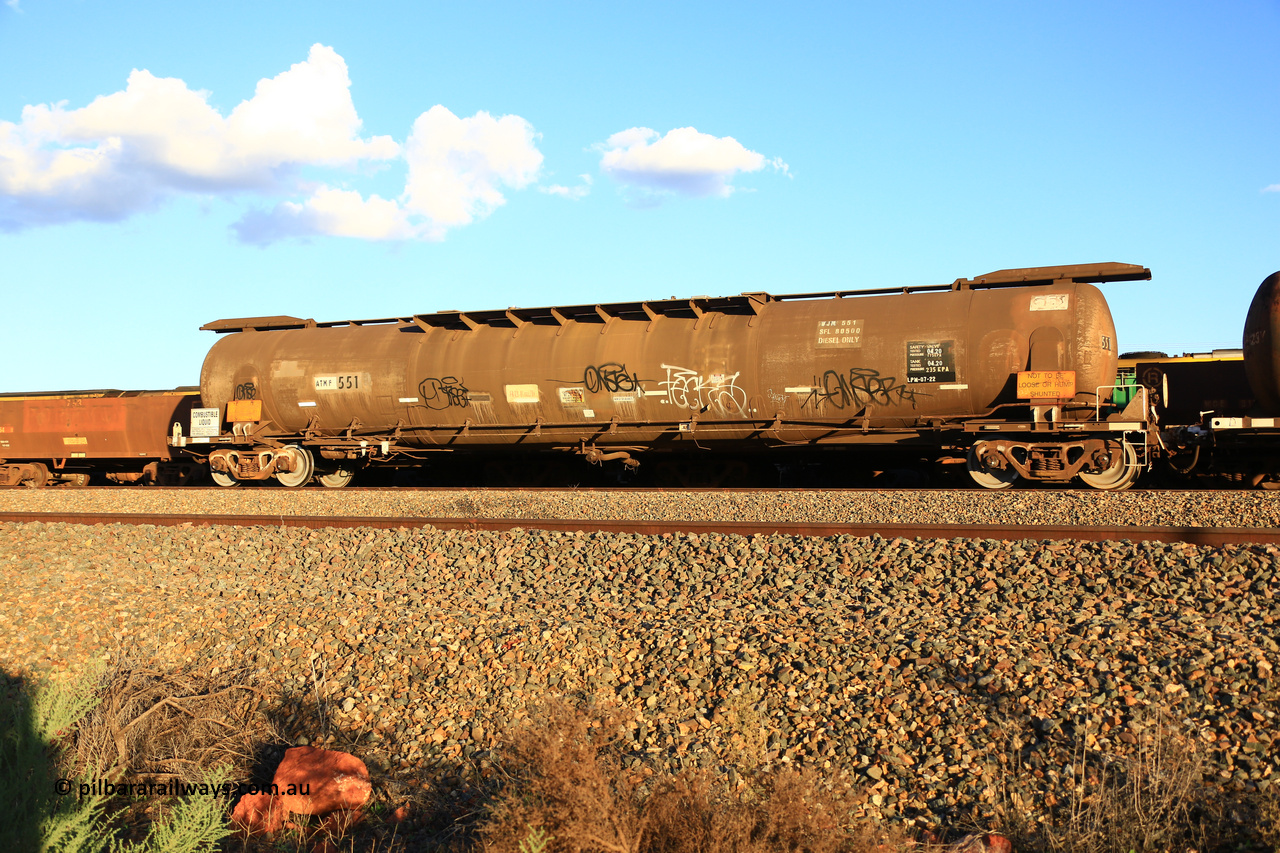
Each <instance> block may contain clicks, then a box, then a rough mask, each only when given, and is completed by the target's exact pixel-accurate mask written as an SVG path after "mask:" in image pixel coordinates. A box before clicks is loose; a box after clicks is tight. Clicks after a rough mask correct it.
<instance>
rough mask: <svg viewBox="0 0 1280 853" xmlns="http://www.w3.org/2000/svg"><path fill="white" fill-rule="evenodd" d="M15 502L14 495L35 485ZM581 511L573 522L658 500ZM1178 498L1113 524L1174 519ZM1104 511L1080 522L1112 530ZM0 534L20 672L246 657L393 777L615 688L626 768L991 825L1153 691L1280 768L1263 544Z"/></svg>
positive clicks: (1121, 730)
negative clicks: (744, 782) (1005, 795)
mask: <svg viewBox="0 0 1280 853" xmlns="http://www.w3.org/2000/svg"><path fill="white" fill-rule="evenodd" d="M272 491H273V490H265V489H264V490H256V491H254V490H244V491H243V492H239V493H236V494H227V495H225V496H224V495H222V494H219V493H213V494H215V495H216V496H217V498H218V499H219V500H224V499H225V500H227V501H229V502H238V503H235V504H234V505H231V504H228V505H226V506H224V507H219V508H217V509H213V510H210V511H213V512H228V513H231V512H236V513H247V512H266V511H268V510H266V508H265V505H266V504H269V503H271V502H274V501H277V500H281V499H289V500H293V499H296V498H297V497H299V495H296V494H292V493H281V494H280V496H277V495H276V494H272ZM11 494H12V493H6V494H5V495H4V496H3V497H4V498H5V501H6V503H8V504H9V505H8V506H6V507H5V508H6V509H11V510H24V511H31V510H32V509H34V508H36V506H39V502H40V501H41V500H43V499H44V495H43V494H41V493H36V494H34V495H32V494H27V493H19V494H20V497H19V498H17V499H13V498H11V497H10V495H11ZM97 494H98V493H96V492H76V493H74V497H76V498H77V499H79V497H80V496H81V495H86V496H87V500H90V501H92V500H96V499H97V498H96V495H97ZM110 494H111V495H112V497H113V498H115V505H114V507H113V509H114V510H115V511H120V512H126V511H128V512H139V511H147V510H146V509H145V508H143V507H139V506H137V505H129V504H130V503H131V502H133V501H139V500H140V501H148V500H152V499H153V495H155V496H156V497H159V498H160V499H161V500H167V501H168V502H169V503H170V504H172V502H173V501H174V500H175V498H174V496H175V495H180V494H182V493H181V492H165V493H159V492H158V491H157V492H152V491H151V490H115V491H112V492H111V493H110ZM193 494H201V495H204V494H208V493H193ZM381 494H382V493H351V495H350V497H351V498H352V499H353V500H355V501H358V502H359V501H366V500H372V499H373V498H372V497H367V496H370V495H381ZM938 494H939V493H928V497H929V498H931V499H935V500H936V499H937V496H938ZM950 494H951V493H946V495H950ZM954 494H955V495H957V496H961V497H957V498H956V499H955V501H954V502H952V503H950V504H947V503H945V501H946V500H949V497H947V496H946V495H944V508H942V509H938V508H934V509H931V510H929V511H930V512H932V513H940V512H941V513H945V515H946V518H947V520H953V521H964V520H966V518H968V517H970V516H969V515H966V514H964V513H972V512H973V511H974V510H973V508H974V506H975V505H976V504H977V503H978V501H975V498H981V499H983V500H986V499H988V498H991V497H998V498H1000V499H1005V500H1007V502H1006V503H1002V504H1001V505H1000V507H1001V512H1007V513H1012V512H1013V510H1014V508H1017V507H1026V508H1030V507H1032V506H1033V505H1036V506H1039V508H1040V509H1039V510H1038V511H1040V512H1042V513H1049V514H1051V515H1052V514H1053V513H1057V515H1053V517H1051V518H1042V517H1034V518H1033V517H1029V516H1028V515H1025V514H1024V515H1023V516H1021V517H1018V518H1008V519H1007V520H1008V521H1010V522H1012V523H1030V522H1032V521H1059V522H1061V521H1065V520H1069V519H1070V516H1069V515H1068V516H1067V517H1066V518H1064V517H1063V515H1062V514H1063V513H1066V512H1067V508H1069V507H1071V506H1073V505H1074V506H1077V507H1078V509H1077V512H1078V513H1082V512H1084V511H1085V507H1086V504H1085V503H1084V501H1083V499H1082V498H1081V497H1079V496H1077V495H1074V494H1070V493H1063V494H1053V495H1051V494H1049V493H1045V492H1036V493H1033V494H1024V495H1021V496H1020V495H1016V494H1015V495H1011V496H1009V497H1008V498H1007V499H1006V498H1005V496H1004V495H999V496H991V495H987V494H983V493H974V492H965V493H958V492H957V493H954ZM703 495H706V498H705V499H706V500H711V498H713V497H717V498H720V499H721V500H730V501H733V502H736V503H740V504H745V505H746V507H747V509H745V510H744V511H750V512H761V513H763V512H766V511H769V512H771V513H772V515H773V517H777V516H779V515H785V514H786V513H787V512H788V511H789V510H788V509H787V507H785V506H776V505H775V506H772V507H767V506H763V505H761V506H755V505H754V504H753V503H752V499H751V498H750V497H746V498H744V497H743V496H741V495H728V496H715V495H712V494H711V493H700V494H699V495H698V496H696V497H695V498H694V499H693V500H692V501H690V502H686V503H684V504H680V505H679V510H680V511H682V512H700V511H702V509H701V508H700V507H699V506H697V505H693V503H694V501H697V502H701V501H702V500H703V499H704V498H703ZM812 495H813V497H812V500H814V501H824V502H825V504H823V506H825V507H826V508H828V509H831V511H834V512H841V511H843V512H844V517H845V518H846V520H853V519H849V517H848V516H849V513H850V509H849V508H850V507H853V506H855V505H856V504H857V502H856V501H853V500H852V499H851V498H850V497H849V495H856V496H858V497H859V498H861V499H862V512H863V513H864V515H865V514H867V513H873V512H882V511H883V510H876V509H873V506H874V505H875V503H876V502H877V501H879V502H884V501H895V502H896V503H895V504H894V505H895V506H896V507H898V509H897V510H895V511H896V512H898V513H900V514H899V515H898V517H896V518H895V519H894V520H899V521H913V520H924V519H917V518H913V517H911V516H912V515H913V514H920V513H923V512H924V509H923V508H924V507H925V505H926V503H927V501H926V500H925V499H924V498H923V497H920V498H917V497H916V496H913V495H910V494H909V493H844V492H840V493H833V492H821V493H812ZM164 496H167V498H166V497H164ZM1224 496H1228V497H1229V499H1230V500H1233V501H1235V503H1234V504H1229V505H1230V506H1231V507H1233V512H1235V513H1237V515H1235V516H1233V517H1232V518H1231V521H1230V525H1231V526H1246V525H1247V524H1249V523H1253V524H1265V525H1267V526H1274V525H1275V521H1274V510H1273V507H1275V506H1277V504H1276V503H1275V500H1274V497H1273V496H1272V495H1257V494H1256V493H1207V494H1206V495H1205V496H1204V497H1201V496H1200V495H1187V496H1186V497H1185V502H1186V505H1187V506H1188V507H1192V508H1193V510H1194V511H1195V512H1200V511H1202V510H1203V509H1205V508H1207V507H1210V506H1211V505H1213V504H1215V503H1222V501H1223V498H1224ZM58 497H59V498H61V497H62V495H59V496H58ZM301 497H302V498H303V499H304V502H305V501H306V500H311V501H313V503H312V504H311V505H307V506H296V507H295V508H296V509H297V512H298V514H323V512H322V511H320V510H318V509H317V507H318V506H324V505H331V502H332V500H333V497H332V496H331V494H330V493H317V494H316V496H315V497H314V498H312V495H311V494H310V493H303V494H302V495H301ZM344 497H347V496H344ZM1089 497H1090V498H1103V499H1106V498H1115V499H1117V500H1114V501H1111V502H1110V504H1107V502H1106V501H1105V500H1104V502H1103V504H1104V506H1110V507H1111V508H1112V512H1113V513H1114V512H1122V513H1124V514H1125V517H1127V516H1128V515H1130V514H1133V515H1136V514H1140V513H1141V512H1143V511H1144V510H1149V509H1150V506H1149V505H1148V504H1147V503H1146V502H1147V501H1149V500H1152V498H1150V497H1148V496H1146V495H1144V494H1143V493H1133V494H1132V495H1118V496H1109V495H1089ZM378 499H379V500H381V501H383V502H386V501H390V502H392V503H396V502H398V508H396V509H394V510H388V511H393V512H395V513H396V514H401V513H405V512H406V508H405V507H406V506H407V505H412V506H415V507H420V509H418V510H416V511H415V512H416V514H422V515H432V514H440V515H443V514H447V513H445V512H444V511H442V507H443V506H445V505H446V503H447V501H450V500H452V501H462V500H467V501H473V502H475V503H476V504H479V505H481V506H479V508H477V509H474V510H470V511H469V512H468V514H474V515H494V514H498V513H496V512H495V510H494V506H497V507H499V508H501V507H502V506H504V505H505V504H504V502H510V501H515V500H524V498H517V497H514V496H512V495H511V494H509V493H493V494H492V496H490V494H489V493H483V492H473V493H468V494H467V495H465V496H462V497H459V496H457V495H454V496H452V497H441V498H436V497H435V496H434V495H432V494H426V495H424V494H423V493H414V494H406V495H404V496H400V497H396V496H393V497H391V498H378ZM532 499H533V498H530V500H532ZM573 499H575V498H574V496H573V495H570V496H569V497H562V496H557V497H555V498H554V500H557V501H571V500H573ZM808 499H809V498H806V500H808ZM202 500H207V498H202ZM431 500H440V501H443V502H446V503H441V504H438V505H434V506H430V507H428V506H427V504H428V502H429V501H431ZM490 500H492V501H493V502H494V503H493V504H487V503H485V502H486V501H490ZM582 500H583V501H584V503H582V504H580V505H579V504H573V505H572V506H570V507H568V509H566V512H573V513H578V512H582V511H583V508H584V507H588V506H589V505H590V503H591V502H594V503H595V504H596V505H598V506H602V507H606V509H605V510H604V511H612V512H615V513H616V512H617V508H616V505H613V506H612V509H611V510H610V509H609V507H610V506H611V504H610V502H616V501H620V500H626V501H628V502H631V505H637V506H638V505H639V504H640V503H644V502H645V501H647V500H649V498H644V497H640V496H636V495H633V494H629V495H613V494H605V495H601V494H599V493H590V494H584V495H583V496H582ZM667 500H670V497H669V496H668V498H667ZM1200 501H1203V503H1199V502H1200ZM14 503H20V504H24V505H23V506H14V505H13V504H14ZM966 504H968V506H967V507H966ZM381 505H382V504H379V506H381ZM818 505H819V504H817V503H815V504H814V506H818ZM832 505H833V506H832ZM654 506H657V504H656V503H655V504H654ZM1117 508H1118V509H1117ZM59 509H60V510H61V511H76V510H77V509H80V508H73V507H70V506H60V507H59ZM90 509H92V510H93V511H102V510H103V507H100V506H97V507H92V508H90V507H84V508H83V509H80V511H89V510H90ZM151 511H157V509H152V510H151ZM166 511H170V512H174V511H192V510H190V509H187V510H179V509H176V508H174V507H173V506H168V507H167V509H166ZM525 511H526V512H528V513H529V514H531V515H536V514H538V513H537V512H536V511H529V510H528V509H527V507H526V509H525ZM1184 511H1192V510H1188V509H1178V508H1176V507H1175V508H1174V509H1168V508H1166V510H1165V511H1164V513H1163V514H1162V515H1160V516H1159V517H1156V518H1151V517H1145V518H1143V519H1142V520H1140V521H1139V520H1135V521H1134V522H1133V523H1143V524H1168V525H1185V524H1187V523H1189V522H1188V519H1187V517H1184V516H1182V515H1180V514H1179V513H1181V512H1184ZM1246 511H1247V512H1249V513H1252V515H1250V516H1247V517H1242V516H1241V515H1240V514H1239V513H1244V512H1246ZM1099 512H1100V511H1098V510H1091V511H1090V523H1122V522H1118V521H1117V520H1116V517H1115V516H1114V514H1113V516H1112V517H1111V518H1103V517H1099V515H1098V513H1099ZM342 514H355V515H360V514H369V515H372V514H376V513H374V512H372V511H371V510H370V509H369V508H368V507H366V506H364V505H362V507H361V508H360V509H351V508H346V509H343V510H342ZM902 514H905V515H906V516H907V517H906V518H903V517H902ZM641 517H643V516H641ZM689 517H695V516H689ZM1215 517H1216V516H1214V515H1211V514H1206V515H1203V516H1200V523H1202V524H1203V523H1223V522H1221V521H1213V519H1214V518H1215ZM929 520H936V515H935V516H932V517H931V518H930V519H929ZM1077 520H1079V519H1078V517H1077ZM0 541H3V542H4V548H3V551H2V552H0V572H3V574H2V577H3V580H4V582H5V588H6V598H7V602H6V606H5V608H4V609H3V612H2V613H0V663H2V665H3V666H4V668H5V669H6V670H7V671H9V672H10V673H27V672H50V673H61V672H72V671H76V670H79V669H80V668H82V667H83V666H84V665H85V663H86V661H87V660H88V659H90V658H91V657H101V656H103V655H111V656H112V657H114V658H115V659H117V660H118V659H120V658H121V657H130V656H132V657H134V658H135V659H136V658H138V657H139V656H141V657H142V658H144V659H147V660H153V661H155V662H156V663H159V664H161V665H173V666H179V665H182V664H184V663H186V662H190V661H211V662H214V665H217V666H220V667H221V668H228V669H229V668H232V667H238V666H248V667H249V668H250V670H251V671H252V672H253V673H254V674H255V676H256V677H257V679H258V680H259V682H260V683H262V684H265V685H273V686H274V687H275V689H278V690H279V691H281V693H282V694H287V693H292V694H296V695H312V696H315V697H316V698H317V699H318V700H319V702H321V703H322V704H323V705H324V707H325V709H326V710H327V711H328V712H330V713H331V715H332V720H333V722H334V723H335V724H336V725H337V726H338V727H339V728H340V729H342V730H343V731H345V732H348V733H360V737H361V738H362V742H363V743H365V744H367V748H368V750H369V752H370V754H371V755H372V754H375V753H376V754H377V755H379V756H382V757H383V760H385V763H386V765H387V768H386V769H387V770H388V772H390V773H393V774H403V775H405V776H406V777H409V776H414V775H415V774H423V773H426V772H428V771H430V770H431V769H432V768H439V767H441V766H444V765H447V764H449V763H450V762H456V761H460V760H478V758H479V757H481V756H483V755H485V751H486V750H488V749H490V748H491V747H493V745H494V743H495V738H496V737H497V736H498V735H499V734H500V732H501V731H502V730H503V728H504V727H505V726H508V725H510V724H512V723H513V722H515V721H517V720H519V719H520V718H522V717H523V716H525V715H527V714H529V713H536V708H537V707H538V705H539V703H541V702H543V701H544V700H545V699H546V698H548V697H553V696H566V697H570V698H577V699H582V698H586V699H591V700H594V701H597V702H600V703H603V704H606V705H613V706H616V707H617V708H618V709H619V710H620V713H621V715H622V717H623V719H624V720H625V721H626V723H627V727H628V728H627V739H628V743H629V745H630V747H631V749H632V752H633V756H634V757H633V759H632V761H633V762H634V763H636V764H637V765H642V764H645V763H650V764H655V765H661V766H664V767H671V768H675V767H681V766H700V767H706V768H708V769H710V770H712V771H715V772H728V768H731V767H733V768H739V769H743V768H750V767H752V766H777V765H779V764H784V763H798V764H812V765H814V766H817V767H820V768H823V769H824V771H825V772H827V773H829V774H831V776H832V778H845V779H847V780H850V781H852V782H855V783H857V784H859V785H861V786H863V788H864V790H865V803H866V805H865V807H866V808H867V809H868V810H869V811H870V812H873V813H875V814H877V815H879V816H882V817H885V818H887V819H890V820H906V819H918V820H920V821H923V822H925V823H936V822H939V821H951V820H955V819H957V818H960V817H964V816H966V815H968V816H975V817H977V816H981V815H982V814H983V813H985V812H986V811H988V810H990V809H991V808H992V807H993V804H994V803H995V802H996V800H997V799H998V798H999V797H1000V796H1001V790H1002V789H1001V785H1002V779H1003V778H1004V777H1005V775H1006V774H1007V773H1008V768H1009V767H1010V766H1011V764H1012V763H1013V762H1014V760H1015V756H1016V758H1017V760H1018V761H1020V762H1022V764H1023V766H1024V767H1025V768H1026V769H1027V771H1028V778H1029V779H1031V780H1033V781H1032V784H1033V786H1035V787H1038V788H1039V789H1040V791H1041V798H1042V799H1043V800H1049V799H1052V798H1055V797H1056V798H1059V799H1060V798H1062V797H1064V796H1068V792H1069V789H1070V787H1071V781H1070V780H1069V779H1067V778H1065V777H1064V776H1063V775H1062V774H1061V772H1060V768H1061V767H1063V766H1064V765H1065V764H1066V763H1067V759H1068V758H1069V756H1070V751H1071V749H1072V748H1073V745H1074V744H1081V743H1083V744H1085V745H1087V746H1088V747H1089V748H1090V749H1097V750H1100V751H1102V752H1105V753H1108V754H1115V755H1123V754H1125V753H1126V751H1127V750H1130V749H1131V745H1132V743H1133V741H1134V740H1135V737H1134V733H1135V721H1141V720H1142V719H1143V718H1144V716H1145V715H1146V714H1148V713H1149V712H1150V710H1151V709H1167V710H1168V711H1169V712H1170V715H1171V716H1170V719H1171V720H1172V721H1174V722H1173V724H1174V725H1176V726H1177V727H1180V728H1184V729H1185V730H1187V731H1188V732H1190V733H1192V734H1193V735H1194V737H1195V738H1196V739H1197V741H1198V742H1199V743H1200V744H1201V746H1202V747H1203V749H1204V750H1205V751H1206V754H1207V755H1208V756H1209V760H1210V770H1211V772H1212V774H1213V777H1214V778H1215V780H1216V781H1217V782H1219V783H1220V784H1222V785H1223V786H1225V787H1229V788H1238V789H1244V790H1264V791H1266V790H1272V791H1274V790H1275V788H1274V787H1273V786H1276V785H1280V766H1278V763H1277V760H1276V758H1275V755H1276V753H1277V752H1280V744H1276V743H1274V738H1275V732H1276V729H1277V726H1276V714H1277V713H1280V683H1278V682H1277V681H1276V677H1275V670H1276V668H1277V667H1280V646H1278V645H1277V642H1278V641H1280V597H1278V596H1277V592H1278V591H1280V577H1278V575H1277V571H1278V569H1280V549H1277V548H1275V547H1272V546H1228V547H1223V548H1206V547H1198V546H1191V545H1182V544H1173V545H1166V544H1155V543H1128V542H1120V543H1116V542H1100V543H1070V542H1055V543H1047V542H1033V541H1021V542H999V541H994V540H950V541H945V540H906V539H883V538H879V537H871V538H856V537H851V536H843V537H832V538H826V539H819V538H804V537H788V536H752V537H739V536H733V535H710V534H707V535H700V536H699V535H672V536H642V535H631V534H590V535H586V534H572V533H555V532H542V531H534V530H516V531H509V532H501V533H498V532H475V531H440V530H435V529H431V528H424V529H414V530H361V529H348V530H338V529H322V530H314V531H311V530H303V529H283V528H236V529H233V528H224V527H210V528H197V527H181V526H180V527H165V528H159V527H152V526H139V527H127V526H122V525H105V526H94V527H87V526H77V525H65V524H25V525H13V524H5V525H0ZM316 736H319V735H318V733H317V734H316V735H314V736H313V737H316Z"/></svg>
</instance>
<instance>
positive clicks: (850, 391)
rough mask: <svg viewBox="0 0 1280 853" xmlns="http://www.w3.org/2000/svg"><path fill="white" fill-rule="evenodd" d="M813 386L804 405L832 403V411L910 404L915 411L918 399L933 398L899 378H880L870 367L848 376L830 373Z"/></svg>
mask: <svg viewBox="0 0 1280 853" xmlns="http://www.w3.org/2000/svg"><path fill="white" fill-rule="evenodd" d="M813 386H814V387H813V390H812V391H810V392H809V396H808V397H806V398H805V401H804V405H809V404H813V405H814V406H815V407H817V406H819V405H821V404H822V403H829V404H830V405H831V406H832V407H833V408H836V409H845V408H848V407H858V408H860V407H862V406H866V405H868V404H870V403H879V404H881V405H885V406H892V405H896V404H901V403H910V404H911V408H913V409H914V408H915V407H916V398H917V397H928V396H931V395H929V394H925V393H924V392H922V391H918V390H916V389H915V388H912V387H911V386H909V385H899V384H898V379H897V377H896V376H881V375H880V371H878V370H872V369H871V368H869V367H851V368H849V372H848V373H847V374H843V373H840V372H839V371H837V370H828V371H827V372H826V373H824V374H822V379H821V380H819V379H818V377H816V376H815V377H814V378H813Z"/></svg>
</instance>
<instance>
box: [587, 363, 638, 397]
mask: <svg viewBox="0 0 1280 853" xmlns="http://www.w3.org/2000/svg"><path fill="white" fill-rule="evenodd" d="M582 384H583V385H585V386H587V391H588V392H590V393H592V394H594V393H596V392H597V391H609V392H610V393H615V394H616V393H618V392H619V391H622V392H627V391H634V390H636V389H637V388H639V387H640V378H639V377H638V376H636V375H635V374H634V373H627V366H626V365H625V364H617V363H616V362H609V363H608V364H593V365H591V366H589V367H588V368H587V369H586V370H584V371H582Z"/></svg>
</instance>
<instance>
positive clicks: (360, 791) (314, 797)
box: [273, 746, 373, 815]
mask: <svg viewBox="0 0 1280 853" xmlns="http://www.w3.org/2000/svg"><path fill="white" fill-rule="evenodd" d="M273 781H274V782H275V784H276V790H278V791H280V792H281V793H280V794H279V795H278V796H279V798H280V802H281V804H282V805H283V806H284V809H285V810H286V811H288V812H292V813H294V814H313V815H327V814H330V813H331V812H335V811H338V810H340V809H357V808H359V807H360V806H363V805H364V804H365V803H366V802H368V801H369V796H370V795H371V794H372V793H373V788H372V786H370V784H369V768H367V767H366V766H365V763H364V762H363V761H361V760H360V759H358V758H356V757H355V756H354V755H351V754H349V753H346V752H338V751H336V750H331V749H320V748H318V747H314V746H295V747H294V748H293V749H290V750H288V751H287V752H285V754H284V761H281V762H280V767H279V768H278V769H277V770H276V776H275V779H274V780H273ZM290 786H294V788H293V789H294V790H300V791H307V792H308V793H305V794H286V793H284V792H285V791H288V790H289V789H290Z"/></svg>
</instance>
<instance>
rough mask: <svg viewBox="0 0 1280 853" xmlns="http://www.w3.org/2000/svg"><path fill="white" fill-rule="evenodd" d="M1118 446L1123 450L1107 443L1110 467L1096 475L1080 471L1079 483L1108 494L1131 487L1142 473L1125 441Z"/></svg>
mask: <svg viewBox="0 0 1280 853" xmlns="http://www.w3.org/2000/svg"><path fill="white" fill-rule="evenodd" d="M1120 446H1121V447H1123V448H1124V449H1123V450H1121V449H1120V448H1117V447H1115V445H1114V444H1111V443H1108V448H1111V464H1110V466H1108V467H1107V469H1106V470H1105V471H1100V472H1098V473H1097V474H1086V473H1085V472H1083V471H1081V472H1080V481H1081V482H1082V483H1084V484H1085V485H1086V486H1090V487H1092V488H1095V489H1102V490H1104V491H1108V492H1118V491H1121V490H1123V489H1127V488H1129V487H1130V486H1132V485H1133V484H1134V482H1135V481H1136V480H1137V479H1138V475H1139V474H1141V473H1142V468H1141V467H1139V466H1138V454H1137V452H1136V451H1135V450H1134V449H1133V445H1132V444H1130V443H1129V442H1127V441H1122V442H1120Z"/></svg>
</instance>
